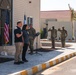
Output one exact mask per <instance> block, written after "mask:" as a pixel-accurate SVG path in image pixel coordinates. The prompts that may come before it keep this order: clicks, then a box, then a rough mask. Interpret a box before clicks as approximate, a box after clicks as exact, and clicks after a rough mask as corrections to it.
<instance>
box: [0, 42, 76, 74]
mask: <svg viewBox="0 0 76 75" xmlns="http://www.w3.org/2000/svg"><path fill="white" fill-rule="evenodd" d="M68 44H70V45H72V46H71V47H67V48H60V49H58V50H54V51H50V52H39V53H40V54H42V56H41V55H38V54H34V55H29V54H28V53H27V55H26V56H27V59H28V61H29V62H27V63H24V64H20V65H14V64H13V62H14V61H11V62H6V63H0V75H9V74H12V73H15V72H19V71H22V70H26V69H30V68H32V67H33V66H36V65H39V64H42V63H44V62H49V61H52V60H55V59H57V58H60V57H62V56H66V55H69V54H71V53H76V43H68ZM16 75H20V74H16ZM29 75H32V74H29Z"/></svg>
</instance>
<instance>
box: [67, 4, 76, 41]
mask: <svg viewBox="0 0 76 75" xmlns="http://www.w3.org/2000/svg"><path fill="white" fill-rule="evenodd" d="M68 6H69V9H70V12H71V22H72V39H73V40H74V39H75V36H74V21H75V20H76V12H75V11H74V9H73V8H71V7H70V5H69V4H68Z"/></svg>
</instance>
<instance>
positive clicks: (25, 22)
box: [24, 15, 26, 24]
mask: <svg viewBox="0 0 76 75" xmlns="http://www.w3.org/2000/svg"><path fill="white" fill-rule="evenodd" d="M24 24H26V15H24Z"/></svg>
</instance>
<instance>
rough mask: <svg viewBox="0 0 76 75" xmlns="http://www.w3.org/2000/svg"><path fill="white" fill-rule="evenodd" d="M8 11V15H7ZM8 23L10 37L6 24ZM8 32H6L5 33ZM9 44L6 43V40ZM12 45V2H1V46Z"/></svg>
mask: <svg viewBox="0 0 76 75" xmlns="http://www.w3.org/2000/svg"><path fill="white" fill-rule="evenodd" d="M7 11H8V13H7ZM7 22H8V35H9V37H8V38H7V35H6V37H5V33H7V30H6V29H7V27H6V28H5V23H7ZM5 30H6V32H5ZM5 39H7V40H8V42H6V40H5ZM5 44H6V45H12V0H0V46H2V45H5Z"/></svg>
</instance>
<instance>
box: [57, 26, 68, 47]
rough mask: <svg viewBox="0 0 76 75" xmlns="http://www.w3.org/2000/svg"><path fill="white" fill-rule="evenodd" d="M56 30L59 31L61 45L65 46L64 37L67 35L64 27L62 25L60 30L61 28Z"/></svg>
mask: <svg viewBox="0 0 76 75" xmlns="http://www.w3.org/2000/svg"><path fill="white" fill-rule="evenodd" d="M58 31H60V32H61V38H60V39H61V43H62V47H65V39H66V37H67V35H68V34H67V31H66V30H65V29H64V27H62V30H61V29H58Z"/></svg>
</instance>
